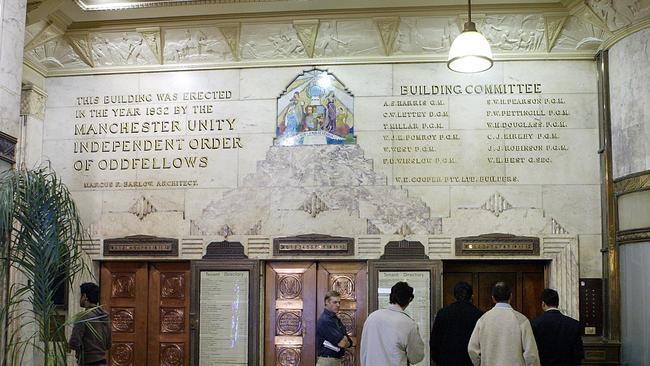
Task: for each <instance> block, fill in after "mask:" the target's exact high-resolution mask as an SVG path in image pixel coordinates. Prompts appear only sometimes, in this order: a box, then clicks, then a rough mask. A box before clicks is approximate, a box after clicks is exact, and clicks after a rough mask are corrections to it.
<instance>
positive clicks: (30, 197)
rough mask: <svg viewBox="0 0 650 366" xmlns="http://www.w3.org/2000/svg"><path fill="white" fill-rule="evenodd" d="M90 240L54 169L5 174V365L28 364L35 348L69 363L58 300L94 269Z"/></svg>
mask: <svg viewBox="0 0 650 366" xmlns="http://www.w3.org/2000/svg"><path fill="white" fill-rule="evenodd" d="M86 239H88V236H87V234H86V232H85V231H84V229H83V226H82V223H81V219H80V217H79V214H78V212H77V208H76V206H75V203H74V201H73V199H72V197H71V194H70V192H69V190H68V189H67V187H66V186H65V185H64V184H63V182H61V180H60V179H59V178H58V177H57V175H56V174H55V173H54V171H52V170H51V169H50V168H48V167H44V168H38V169H34V170H26V169H18V170H11V171H7V172H4V173H3V174H2V175H0V248H1V250H2V255H1V258H0V266H1V270H2V272H1V273H0V276H2V282H3V283H4V284H5V286H6V287H5V290H4V291H5V293H4V297H5V299H4V301H3V303H2V304H0V315H2V317H3V322H4V324H3V325H4V326H3V328H4V332H5V333H4V338H5V352H4V356H3V363H2V364H3V365H21V364H23V360H24V359H25V355H26V354H28V352H29V353H31V352H32V350H36V352H38V353H40V354H41V357H42V359H43V360H44V365H46V366H49V365H65V364H66V358H67V347H66V343H65V337H64V333H65V332H64V329H65V327H66V326H67V325H69V324H66V323H67V322H65V321H62V320H61V319H60V318H61V317H60V314H61V309H60V305H59V304H57V298H60V297H61V289H65V288H69V287H70V286H71V285H72V283H73V282H74V281H75V279H76V278H78V276H79V275H81V274H82V273H83V272H86V271H88V267H87V266H86V264H85V262H84V260H83V258H82V254H83V253H82V251H81V245H80V244H81V242H82V241H83V240H86ZM41 357H39V358H41Z"/></svg>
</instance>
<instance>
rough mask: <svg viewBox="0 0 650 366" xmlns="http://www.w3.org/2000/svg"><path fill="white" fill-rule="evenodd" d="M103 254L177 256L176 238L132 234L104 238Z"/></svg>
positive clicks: (106, 255)
mask: <svg viewBox="0 0 650 366" xmlns="http://www.w3.org/2000/svg"><path fill="white" fill-rule="evenodd" d="M104 256H105V257H109V256H124V257H129V256H173V257H178V239H173V238H158V237H155V236H148V235H134V236H127V237H124V238H115V239H106V240H104Z"/></svg>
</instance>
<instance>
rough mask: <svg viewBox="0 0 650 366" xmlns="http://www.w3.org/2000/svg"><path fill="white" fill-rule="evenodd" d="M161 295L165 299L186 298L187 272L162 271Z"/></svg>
mask: <svg viewBox="0 0 650 366" xmlns="http://www.w3.org/2000/svg"><path fill="white" fill-rule="evenodd" d="M160 297H162V298H165V299H184V298H185V274H184V273H173V272H169V273H161V274H160Z"/></svg>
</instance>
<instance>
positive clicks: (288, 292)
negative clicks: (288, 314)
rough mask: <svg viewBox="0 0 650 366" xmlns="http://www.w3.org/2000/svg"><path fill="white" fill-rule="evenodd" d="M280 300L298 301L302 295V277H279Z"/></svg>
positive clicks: (294, 275)
mask: <svg viewBox="0 0 650 366" xmlns="http://www.w3.org/2000/svg"><path fill="white" fill-rule="evenodd" d="M278 277H279V278H278V294H277V298H278V299H281V300H282V299H296V298H299V297H300V296H301V295H302V275H300V274H289V275H285V274H281V275H278Z"/></svg>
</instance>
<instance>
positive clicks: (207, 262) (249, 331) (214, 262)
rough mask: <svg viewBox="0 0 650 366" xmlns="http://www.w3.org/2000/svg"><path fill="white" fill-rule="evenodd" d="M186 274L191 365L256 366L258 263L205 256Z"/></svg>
mask: <svg viewBox="0 0 650 366" xmlns="http://www.w3.org/2000/svg"><path fill="white" fill-rule="evenodd" d="M191 271H192V300H193V301H192V305H191V315H190V316H191V321H190V342H191V347H192V355H191V357H190V364H191V365H193V366H199V365H201V366H212V365H214V366H217V365H218V366H240V365H250V366H257V364H258V345H259V341H258V339H259V334H258V324H259V281H260V279H259V263H258V261H255V260H249V259H243V258H241V259H235V258H218V257H215V256H208V255H206V256H205V257H204V260H202V261H195V262H192V269H191Z"/></svg>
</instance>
